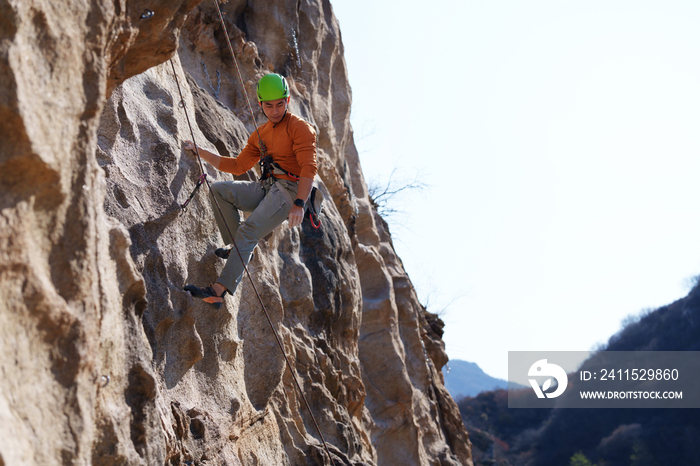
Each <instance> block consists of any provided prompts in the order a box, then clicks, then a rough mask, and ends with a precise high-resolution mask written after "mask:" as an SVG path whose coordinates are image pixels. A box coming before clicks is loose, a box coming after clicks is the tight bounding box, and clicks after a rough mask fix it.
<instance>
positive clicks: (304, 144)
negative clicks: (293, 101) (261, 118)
mask: <svg viewBox="0 0 700 466" xmlns="http://www.w3.org/2000/svg"><path fill="white" fill-rule="evenodd" d="M259 131H260V137H261V138H262V140H263V142H264V143H265V147H267V155H270V156H272V160H274V161H275V162H277V163H278V164H279V165H280V167H282V168H284V169H285V170H287V171H288V172H289V173H292V174H294V175H298V176H303V177H305V178H311V179H313V178H314V176H316V172H317V171H318V167H317V165H316V131H315V130H314V128H313V126H311V125H310V124H309V123H307V122H306V121H305V120H303V119H302V118H300V117H298V116H296V115H294V114H293V113H291V112H289V111H288V112H287V114H286V115H285V116H284V118H283V119H282V121H280V122H279V123H277V124H272V123H271V122H269V121H268V122H266V123H265V124H263V125H261V126H260V127H259ZM259 160H260V146H259V143H258V134H257V133H256V132H255V131H254V132H253V134H251V135H250V137H249V138H248V143H247V144H246V146H245V147H244V148H243V150H242V151H241V153H240V154H238V157H236V158H230V157H222V158H221V161H220V162H219V170H221V171H225V172H228V173H233V174H234V175H242V174H243V173H245V172H247V171H248V170H250V169H251V168H253V166H254V165H255V164H256V163H257V162H258V161H259ZM275 177H276V178H282V179H287V180H291V179H292V178H290V177H288V176H286V175H279V176H278V175H275Z"/></svg>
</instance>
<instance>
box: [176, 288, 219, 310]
mask: <svg viewBox="0 0 700 466" xmlns="http://www.w3.org/2000/svg"><path fill="white" fill-rule="evenodd" d="M184 290H185V291H189V292H190V294H191V295H192V297H193V298H199V299H201V300H202V301H204V302H205V303H208V304H211V305H213V306H214V307H215V308H217V309H219V308H220V307H221V305H222V304H223V303H224V300H223V298H224V296H226V293H229V291H228V290H226V291H224V292H223V293H222V294H221V296H219V295H217V294H216V291H214V288H212V287H211V286H206V287H204V288H199V287H197V286H194V285H187V286H185V288H184ZM229 294H230V293H229ZM217 298H221V301H217Z"/></svg>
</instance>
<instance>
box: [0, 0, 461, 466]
mask: <svg viewBox="0 0 700 466" xmlns="http://www.w3.org/2000/svg"><path fill="white" fill-rule="evenodd" d="M221 6H222V8H223V10H224V13H225V23H226V28H227V29H228V31H229V34H230V36H231V38H232V40H233V47H234V50H235V52H236V54H237V56H238V60H239V64H240V68H241V72H242V76H243V79H244V84H245V88H243V87H242V86H241V85H240V84H239V83H238V82H237V79H236V75H235V69H234V67H233V63H232V60H231V57H230V55H228V50H227V47H226V44H225V36H224V31H223V29H222V27H221V25H220V23H219V22H218V20H217V16H216V13H215V11H216V7H215V4H214V3H213V1H212V2H206V1H205V2H203V3H200V2H199V1H198V0H170V1H167V2H166V1H165V0H151V1H141V0H112V1H106V0H91V1H89V0H66V1H64V2H50V1H47V0H0V79H1V81H0V82H1V83H2V84H1V87H0V121H2V125H1V126H0V141H2V144H0V184H1V185H2V197H1V199H2V206H1V209H2V212H1V214H0V224H1V225H2V228H0V244H1V247H0V254H1V255H2V256H1V259H0V292H1V293H2V296H3V299H2V300H0V320H1V322H2V325H1V326H0V332H2V343H0V354H1V357H0V369H1V370H2V374H3V377H2V378H0V421H1V422H0V439H2V440H0V465H4V464H8V465H9V464H12V465H19V464H37V465H39V464H41V465H53V464H96V465H124V464H129V465H131V464H134V465H154V464H169V465H178V464H212V465H214V464H217V465H224V464H226V465H257V464H259V465H279V464H290V465H301V464H309V465H320V464H330V461H329V459H328V458H327V457H326V456H325V453H324V451H323V447H322V445H321V443H320V439H319V437H318V434H317V432H316V430H315V428H314V427H313V421H312V419H311V417H310V416H309V414H308V412H307V411H306V410H305V407H304V405H303V403H302V401H301V398H300V395H299V393H298V391H296V389H295V386H294V382H293V378H292V375H291V373H290V372H289V370H288V369H287V368H286V367H285V363H284V358H283V356H282V354H281V351H280V350H279V348H278V347H277V344H276V342H275V340H274V337H273V334H272V332H271V330H270V328H269V325H268V323H267V320H266V319H265V317H264V315H263V313H262V311H261V309H260V305H259V303H258V301H257V299H256V297H255V293H254V291H253V289H252V283H251V282H250V281H248V280H247V279H245V278H244V280H243V281H242V283H241V286H239V288H238V290H237V292H236V293H235V295H234V296H233V297H228V298H226V301H225V304H224V306H222V307H221V308H220V309H218V310H216V309H213V308H211V307H209V306H207V305H205V304H204V303H202V302H200V301H198V300H193V299H192V298H191V297H190V296H189V294H187V293H185V292H183V291H182V286H183V285H184V284H185V283H197V284H200V285H203V284H207V283H210V282H211V281H213V280H214V279H215V277H216V276H217V274H218V272H219V271H220V270H221V268H222V267H223V261H221V260H219V259H218V258H217V257H216V256H215V255H214V254H213V251H214V249H215V248H217V247H219V246H221V245H222V244H221V238H220V235H219V233H218V231H217V230H216V227H215V225H214V222H213V213H212V210H211V207H210V205H209V202H208V199H207V194H206V192H205V191H206V188H205V189H202V190H200V192H199V193H198V195H197V197H195V198H194V200H193V201H192V203H191V204H190V206H189V207H188V209H187V210H185V211H183V210H182V209H180V208H179V204H181V203H182V202H184V201H185V199H186V198H187V196H188V195H189V193H190V191H191V190H192V188H193V187H194V184H195V182H196V180H197V178H198V176H199V172H198V170H199V168H198V165H197V163H196V161H195V160H194V159H193V158H192V156H191V155H188V154H186V153H185V152H184V151H183V150H182V141H183V140H185V139H191V136H190V133H189V128H188V125H187V116H189V117H190V118H191V119H192V123H193V126H194V137H195V139H196V141H197V142H198V144H200V145H201V146H204V147H207V148H209V149H210V150H212V151H217V152H218V153H220V154H221V155H225V156H235V155H236V154H237V152H238V151H239V150H240V149H241V148H242V146H243V144H244V143H245V140H246V138H247V135H248V134H249V133H250V132H251V131H252V129H253V122H252V118H251V117H250V115H249V113H248V111H247V107H246V103H245V98H246V95H248V96H250V97H251V98H253V97H254V86H255V82H256V80H257V79H258V78H259V77H260V76H262V75H263V74H265V73H266V72H269V71H272V70H274V71H277V72H280V73H282V74H284V75H285V76H287V77H288V79H289V81H290V84H291V90H292V110H293V111H294V112H295V113H297V114H299V115H301V116H303V117H304V118H306V119H307V120H308V121H310V122H311V123H312V124H313V125H314V126H315V127H316V129H317V131H318V134H319V137H318V157H319V177H318V178H319V179H318V182H319V183H320V184H321V186H322V190H323V191H324V193H325V194H326V198H327V199H328V200H329V201H328V202H326V204H325V207H324V214H323V216H322V222H323V227H322V229H320V230H315V229H313V228H312V227H311V226H310V225H308V223H304V224H303V225H302V226H301V227H298V228H296V229H289V228H288V227H287V225H286V223H285V224H283V225H282V226H281V227H280V228H278V229H277V230H275V231H274V232H273V233H272V234H271V235H269V236H268V237H266V238H265V239H264V240H262V241H260V243H259V244H258V246H257V248H256V251H255V256H254V259H253V260H252V262H251V263H250V270H251V273H252V277H253V281H254V283H255V287H256V288H257V290H258V292H259V293H260V295H261V297H262V299H263V301H264V302H265V305H266V307H267V310H268V312H269V313H270V317H271V319H272V323H273V325H274V326H275V328H276V329H277V331H278V332H279V334H280V336H281V339H282V342H283V345H284V348H285V350H286V353H287V355H288V356H289V358H290V361H291V362H292V366H293V369H294V372H295V375H296V376H297V377H298V378H299V380H300V383H301V386H302V388H303V390H304V393H305V395H306V397H307V399H308V400H309V403H310V405H311V410H312V412H313V414H314V417H315V419H316V420H317V421H318V424H319V427H320V430H321V432H322V433H323V436H324V438H325V439H326V441H327V442H328V444H329V448H330V451H331V453H332V455H333V462H334V464H356V465H360V464H377V465H398V464H400V465H428V464H430V465H433V464H435V465H438V464H440V465H458V464H461V465H468V464H471V453H470V443H469V440H468V437H467V434H466V432H465V430H464V427H463V425H462V423H461V419H460V416H459V412H458V410H457V407H456V405H455V403H454V401H453V400H452V399H451V398H450V396H449V394H448V393H447V391H446V390H445V388H444V385H443V382H442V379H441V373H440V369H441V367H442V366H443V365H444V364H445V363H446V361H447V357H446V355H445V352H444V344H443V343H442V340H441V339H440V336H441V326H440V325H439V322H437V321H435V319H434V318H433V317H432V316H430V315H429V314H428V313H426V312H425V309H424V308H423V307H422V306H421V305H420V303H419V301H418V299H417V297H416V294H415V291H414V289H413V286H412V285H411V282H410V280H409V278H408V276H407V275H406V273H405V271H404V269H403V267H402V264H401V261H400V259H399V258H398V257H397V256H396V254H395V251H394V249H393V246H392V242H391V236H390V235H389V232H388V229H387V226H386V224H385V223H384V222H383V221H382V219H381V218H380V217H379V216H378V215H377V213H376V210H375V209H374V208H373V206H372V203H371V200H370V199H369V197H368V194H367V189H366V185H365V182H364V179H363V175H362V170H361V167H360V165H359V159H358V156H357V152H356V150H355V146H354V143H353V138H352V129H351V127H350V124H349V115H350V104H351V92H350V88H349V85H348V80H347V73H346V68H345V62H344V59H343V46H342V41H341V36H340V30H339V27H338V23H337V21H336V19H335V17H334V16H333V12H332V8H331V5H330V4H329V3H328V1H325V0H301V1H295V2H292V1H283V2H272V1H269V0H262V1H252V0H251V1H248V2H244V1H237V0H230V1H228V2H227V3H225V4H222V5H221ZM171 57H172V62H169V61H168V60H169V59H170V58H171ZM176 76H177V78H178V80H179V83H180V85H181V86H182V90H183V95H184V99H181V98H180V96H179V93H178V89H177V85H176V81H175V77H176ZM261 117H262V115H258V117H257V118H258V119H259V120H260V121H262V118H261ZM205 169H206V170H208V174H209V179H210V180H212V181H215V180H230V179H233V178H232V177H231V176H230V175H227V174H223V173H217V172H216V171H215V170H213V169H211V168H210V167H206V168H205ZM245 176H246V177H249V176H253V174H248V175H245Z"/></svg>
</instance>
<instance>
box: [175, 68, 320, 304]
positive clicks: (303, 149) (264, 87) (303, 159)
mask: <svg viewBox="0 0 700 466" xmlns="http://www.w3.org/2000/svg"><path fill="white" fill-rule="evenodd" d="M257 94H258V103H259V104H260V106H261V108H262V111H263V113H264V114H265V116H266V117H267V119H268V121H267V122H266V123H265V124H263V125H261V126H260V128H259V133H260V136H258V132H253V134H251V135H250V137H249V138H248V143H247V144H246V146H245V147H244V148H243V150H242V151H241V153H240V154H239V155H238V157H236V158H230V157H221V156H219V155H216V154H212V153H211V152H209V151H206V150H204V149H202V148H201V147H200V148H199V155H200V156H201V157H202V159H204V160H206V161H207V162H208V163H209V164H211V165H212V166H214V168H216V169H218V170H221V171H225V172H228V173H233V174H234V175H242V174H244V173H245V172H247V171H248V170H250V169H251V168H252V167H253V166H254V165H255V164H256V163H257V162H259V161H260V157H261V154H262V153H263V152H267V155H268V156H269V157H271V162H273V163H271V164H270V165H268V167H267V168H268V170H269V173H270V176H269V177H268V178H266V179H265V180H263V181H262V182H260V181H222V182H219V183H214V184H213V185H212V193H213V196H214V197H215V198H216V201H217V202H218V205H219V207H220V208H221V212H219V208H217V206H216V202H214V199H213V198H211V202H212V206H213V209H214V216H215V217H216V223H217V225H218V227H219V231H220V232H221V236H222V237H223V239H224V243H226V244H231V243H235V244H236V246H237V247H238V251H240V253H241V257H242V258H243V262H241V259H240V258H239V257H238V254H237V253H236V252H235V251H233V254H229V252H230V250H226V249H218V250H217V251H216V252H217V255H218V256H220V257H224V258H227V261H226V266H225V267H224V270H223V271H222V272H221V275H220V276H219V278H218V279H217V281H216V283H214V285H212V286H211V287H204V288H199V287H196V286H194V285H187V286H185V290H186V291H189V292H190V293H191V294H192V296H194V297H196V298H200V299H203V300H204V301H205V302H207V303H210V304H213V305H215V306H216V307H220V306H221V303H222V302H223V296H224V295H225V294H226V293H227V292H228V293H231V294H233V293H234V291H235V290H236V287H237V286H238V283H239V282H240V279H241V276H242V274H243V271H244V265H243V263H245V264H248V262H249V261H250V257H251V255H252V253H253V249H254V248H255V245H256V244H257V243H258V241H259V240H260V239H261V238H263V237H264V236H266V235H267V234H269V233H270V232H271V231H272V230H274V229H275V228H276V227H277V226H279V225H280V224H282V222H284V220H285V219H288V220H289V227H290V228H294V227H295V226H297V225H299V224H301V222H302V220H303V219H304V204H305V203H306V200H307V199H308V197H309V193H310V192H311V188H312V185H313V179H314V176H316V171H317V166H316V132H315V131H314V129H313V127H312V126H311V125H310V124H309V123H307V122H306V121H304V120H303V119H301V118H300V117H298V116H296V115H294V114H293V113H291V112H290V111H289V101H290V93H289V86H288V84H287V80H286V79H285V78H284V77H282V76H280V75H279V74H276V73H271V74H268V75H265V76H263V78H262V79H260V81H259V82H258V89H257ZM259 138H260V139H262V148H263V151H261V144H260V139H259ZM185 149H187V150H190V151H194V150H195V147H194V144H193V143H192V142H191V141H185ZM268 160H269V158H268ZM265 171H266V170H265V169H263V172H265ZM292 199H294V201H292ZM239 209H240V210H242V211H245V212H251V214H250V216H249V217H248V218H247V219H246V220H245V221H244V222H241V219H240V215H239V213H238V210H239ZM222 214H223V216H222ZM224 220H225V222H224ZM227 224H228V228H227V227H226V225H227ZM229 229H230V234H229Z"/></svg>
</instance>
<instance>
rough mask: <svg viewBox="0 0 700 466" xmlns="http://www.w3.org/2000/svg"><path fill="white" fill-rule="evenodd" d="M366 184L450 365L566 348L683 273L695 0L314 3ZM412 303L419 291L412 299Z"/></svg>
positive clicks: (690, 182) (672, 287) (670, 286)
mask: <svg viewBox="0 0 700 466" xmlns="http://www.w3.org/2000/svg"><path fill="white" fill-rule="evenodd" d="M332 4H333V8H334V12H335V14H336V16H337V17H338V20H339V22H340V27H341V31H342V37H343V42H344V45H345V57H346V61H347V65H348V70H349V71H348V73H349V77H350V84H351V86H352V90H353V110H352V124H353V128H354V130H355V139H356V144H357V146H358V150H359V151H360V157H361V162H362V165H363V169H364V173H365V176H366V178H367V179H368V180H370V181H372V180H375V181H377V180H378V181H380V182H386V180H387V177H388V174H389V173H390V172H391V171H392V170H393V169H394V168H395V167H398V169H399V174H400V177H403V179H404V180H411V179H413V178H414V177H416V176H418V177H419V178H420V179H421V180H422V181H423V182H425V183H426V184H428V185H429V187H428V189H426V190H424V191H422V192H418V191H414V192H411V193H408V194H406V195H405V196H403V197H402V198H399V199H396V200H395V202H396V204H395V205H394V206H395V207H399V208H401V209H403V210H404V211H405V215H403V216H397V217H394V219H393V220H391V219H390V220H391V226H392V233H393V234H394V236H395V246H396V249H397V251H398V253H399V255H400V257H401V258H402V260H403V261H404V264H405V267H406V269H407V271H408V273H409V275H410V276H411V279H412V280H413V282H414V284H415V285H416V288H417V290H418V293H419V297H420V298H421V299H422V301H423V302H425V301H426V300H427V299H430V307H429V309H430V310H432V311H433V312H435V311H440V310H442V309H445V311H444V314H443V316H442V318H443V320H444V321H445V322H446V324H447V327H446V332H445V336H444V339H445V342H446V344H447V352H448V355H449V356H450V358H452V359H464V360H468V361H473V362H476V363H477V364H479V366H480V367H481V368H482V369H484V370H485V371H486V372H487V373H488V374H490V375H492V376H495V377H500V378H506V377H507V352H508V351H509V350H519V351H522V350H539V351H549V350H573V351H585V350H589V349H591V348H592V347H594V346H595V345H596V344H599V343H603V342H606V341H607V339H608V338H609V337H610V336H611V335H612V334H614V333H615V332H616V331H618V330H619V329H620V322H621V321H622V319H623V318H625V317H626V316H629V315H630V314H637V313H639V312H640V311H641V310H643V309H645V308H650V307H658V306H662V305H664V304H669V303H671V302H673V301H675V300H676V299H679V298H681V297H682V296H684V295H685V294H686V293H687V291H688V290H689V286H688V283H689V281H690V279H691V278H692V277H693V276H696V275H698V274H700V215H698V209H700V183H699V182H698V180H699V179H700V27H699V26H698V25H700V2H698V1H697V0H692V1H675V0H664V1H661V0H657V1H644V0H634V1H620V0H605V1H598V0H586V1H574V0H571V1H563V0H550V1H544V0H543V1H531V0H478V1H476V0H460V1H456V0H455V1H452V0H451V1H446V0H437V1H434V2H427V3H426V2H416V1H405V0H404V1H398V0H382V1H377V0H373V1H369V0H332ZM428 297H429V298H428Z"/></svg>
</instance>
